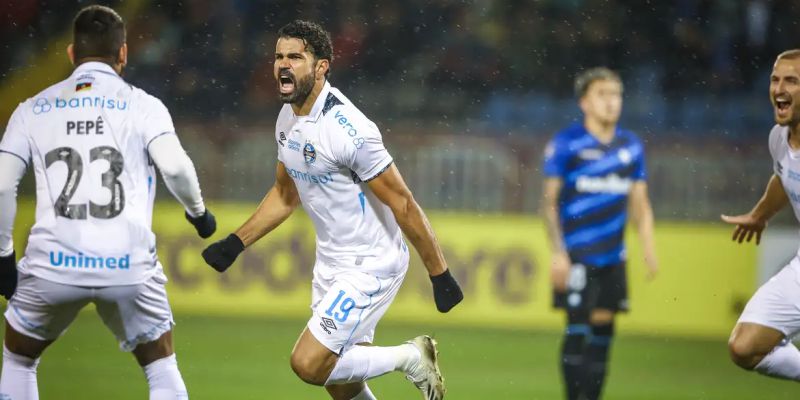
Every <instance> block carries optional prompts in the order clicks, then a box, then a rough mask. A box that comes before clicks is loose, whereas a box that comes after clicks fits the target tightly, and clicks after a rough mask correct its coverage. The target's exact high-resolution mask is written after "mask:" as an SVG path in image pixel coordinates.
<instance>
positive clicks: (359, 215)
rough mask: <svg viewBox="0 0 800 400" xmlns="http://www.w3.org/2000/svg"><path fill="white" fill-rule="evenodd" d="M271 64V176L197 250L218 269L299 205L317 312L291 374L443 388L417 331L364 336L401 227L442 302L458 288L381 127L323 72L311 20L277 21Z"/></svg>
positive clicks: (398, 256) (346, 386)
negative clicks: (241, 218)
mask: <svg viewBox="0 0 800 400" xmlns="http://www.w3.org/2000/svg"><path fill="white" fill-rule="evenodd" d="M278 36H279V38H278V41H277V45H276V47H275V65H274V73H275V79H276V80H277V84H278V85H277V86H278V91H279V94H280V98H281V100H282V101H283V102H284V103H285V104H284V106H283V108H282V109H281V112H280V114H279V115H278V120H277V123H276V128H275V140H276V141H277V143H278V165H277V171H276V183H275V185H274V186H273V187H272V189H271V190H270V191H269V192H268V193H267V195H266V197H265V198H264V200H263V201H262V202H261V204H260V205H259V206H258V208H257V210H256V211H255V213H254V214H253V215H252V216H251V217H250V218H249V219H248V220H247V221H246V222H245V223H244V225H242V226H241V227H240V228H239V229H238V230H236V232H235V233H233V234H231V235H229V236H228V237H227V238H225V239H224V240H221V241H219V242H217V243H214V244H212V245H211V246H209V247H208V248H207V249H206V250H205V251H203V257H204V258H205V260H206V262H208V264H209V265H211V266H212V267H214V268H215V269H216V270H218V271H220V272H222V271H225V270H226V269H227V268H228V267H229V266H230V265H231V264H232V263H233V261H234V260H235V258H236V257H237V255H238V254H239V253H241V252H242V251H243V250H244V249H245V247H247V246H250V245H251V244H253V243H255V242H256V241H257V240H258V239H260V238H261V237H263V236H264V235H266V234H267V233H269V232H271V231H272V230H273V229H275V228H277V227H278V225H280V224H281V223H282V222H283V221H284V220H286V218H288V217H289V215H290V214H291V213H292V211H293V210H294V209H295V208H296V207H297V205H298V204H302V205H303V208H304V209H305V211H306V212H307V213H308V215H309V216H310V217H311V220H312V221H313V223H314V227H315V230H316V236H317V237H316V258H317V259H316V263H315V265H314V272H313V274H314V277H313V280H312V283H311V285H312V305H311V309H312V311H313V316H312V317H311V319H309V321H308V324H307V326H306V328H305V329H304V330H303V332H302V333H301V335H300V338H299V339H298V341H297V344H296V345H295V347H294V350H293V351H292V357H291V365H292V369H293V370H294V371H295V373H296V374H297V375H298V376H299V377H300V378H301V379H302V380H303V381H305V382H307V383H310V384H312V385H324V386H325V387H326V389H327V390H328V392H329V394H330V395H331V396H332V397H333V398H334V399H347V400H349V399H374V398H375V397H374V395H373V394H372V393H371V392H370V389H369V388H368V387H367V385H366V383H365V381H366V380H368V379H371V378H374V377H377V376H381V375H383V374H386V373H388V372H392V371H400V372H403V373H405V374H406V376H407V378H408V379H409V380H411V381H412V382H413V383H414V384H415V385H416V386H417V387H418V388H419V389H420V390H422V393H423V395H424V396H425V398H426V399H441V398H443V396H444V392H445V388H444V381H443V379H442V377H441V375H440V373H439V367H438V364H437V350H436V342H435V341H434V340H433V339H431V338H430V337H428V336H420V337H417V338H415V339H414V340H412V341H409V342H407V343H406V344H402V345H399V346H395V347H375V346H367V344H370V343H371V342H372V339H373V336H374V332H375V326H376V325H377V323H378V321H379V320H380V318H381V316H383V314H384V312H386V310H387V309H388V307H389V305H390V304H391V302H392V300H393V299H394V297H395V295H396V294H397V291H398V289H399V288H400V285H401V284H402V282H403V277H404V276H405V273H406V269H407V268H408V258H409V253H408V248H407V247H406V245H405V243H404V241H403V235H402V234H403V233H405V234H406V236H408V238H409V240H411V243H412V244H413V245H414V247H415V248H416V249H417V251H418V252H419V254H420V255H421V257H422V260H423V262H424V264H425V267H426V268H427V270H428V273H429V274H430V277H431V281H432V282H433V288H434V299H435V301H436V306H437V308H438V310H439V311H441V312H447V311H449V310H450V309H451V308H453V307H454V306H455V305H456V304H458V303H459V302H460V301H461V299H462V297H463V296H462V293H461V289H460V288H459V286H458V284H457V283H456V281H455V279H454V278H453V277H452V276H451V275H450V271H449V270H448V269H447V265H446V263H445V260H444V257H443V255H442V251H441V249H440V248H439V245H438V244H437V242H436V238H435V236H434V234H433V230H432V229H431V227H430V224H429V223H428V220H427V218H426V217H425V214H424V213H423V211H422V209H421V208H420V207H419V205H418V204H417V202H416V201H415V200H414V198H413V196H412V195H411V192H410V191H409V189H408V187H406V184H405V182H404V181H403V178H402V177H401V176H400V172H398V170H397V167H395V165H394V164H393V162H392V157H391V156H390V155H389V153H388V152H387V151H386V148H384V146H383V141H382V139H381V134H380V132H379V131H378V128H377V126H375V124H374V123H373V122H372V121H370V120H369V119H367V117H366V116H364V114H362V113H361V112H360V111H359V110H358V109H357V108H356V107H355V106H354V105H353V103H351V102H350V100H348V99H347V98H346V97H345V96H344V95H343V94H342V93H341V92H340V91H339V90H337V89H336V88H334V87H332V86H331V85H330V83H329V82H328V80H327V77H328V72H329V69H330V64H331V61H332V55H333V49H332V46H331V40H330V37H329V35H328V33H327V32H326V31H325V30H324V29H323V28H322V27H320V26H319V25H317V24H315V23H312V22H306V21H294V22H292V23H289V24H288V25H286V26H284V27H282V28H281V29H280V30H279V31H278Z"/></svg>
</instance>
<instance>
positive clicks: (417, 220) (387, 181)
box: [369, 164, 464, 312]
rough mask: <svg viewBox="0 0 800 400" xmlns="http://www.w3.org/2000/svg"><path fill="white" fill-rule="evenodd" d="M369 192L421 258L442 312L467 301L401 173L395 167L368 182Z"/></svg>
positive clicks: (390, 167)
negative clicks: (464, 300)
mask: <svg viewBox="0 0 800 400" xmlns="http://www.w3.org/2000/svg"><path fill="white" fill-rule="evenodd" d="M369 188H370V190H372V192H373V193H374V194H375V196H377V197H378V199H379V200H380V201H382V202H383V203H384V204H386V205H387V206H389V208H390V209H391V210H392V213H393V214H394V217H395V219H396V220H397V223H398V224H399V225H400V229H401V230H402V231H403V233H404V234H405V235H406V237H408V240H409V241H410V242H411V245H412V246H414V248H415V249H416V250H417V252H418V253H419V255H420V257H422V262H423V263H424V264H425V268H426V269H427V270H428V274H429V275H430V278H431V282H432V283H433V297H434V300H435V301H436V308H437V309H438V310H439V311H440V312H448V311H450V309H452V308H453V307H455V306H456V304H458V303H460V302H461V300H462V299H463V298H464V294H463V293H462V292H461V288H460V287H459V286H458V282H456V280H455V278H453V276H452V275H451V274H450V271H449V270H448V269H447V263H446V262H445V260H444V255H443V254H442V249H441V247H439V242H438V241H437V240H436V235H434V233H433V228H431V224H430V222H428V217H426V216H425V213H424V212H423V211H422V208H421V207H420V206H419V204H417V201H416V200H414V196H413V195H412V194H411V190H409V189H408V186H407V185H406V183H405V181H403V177H402V176H400V171H398V169H397V167H396V166H395V165H394V164H392V165H390V166H389V168H387V169H386V171H384V172H383V173H382V174H380V175H378V177H377V178H374V179H372V180H370V181H369Z"/></svg>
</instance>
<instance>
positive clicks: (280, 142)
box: [278, 132, 286, 147]
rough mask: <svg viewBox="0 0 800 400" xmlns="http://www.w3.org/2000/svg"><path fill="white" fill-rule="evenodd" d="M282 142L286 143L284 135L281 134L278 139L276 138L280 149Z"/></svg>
mask: <svg viewBox="0 0 800 400" xmlns="http://www.w3.org/2000/svg"><path fill="white" fill-rule="evenodd" d="M284 142H286V133H284V132H281V133H280V135H279V137H278V144H279V145H281V147H283V146H284Z"/></svg>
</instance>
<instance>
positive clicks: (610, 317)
mask: <svg viewBox="0 0 800 400" xmlns="http://www.w3.org/2000/svg"><path fill="white" fill-rule="evenodd" d="M589 323H590V324H592V325H593V326H601V325H608V324H613V323H614V311H611V310H605V309H597V310H593V311H592V313H591V315H590V316H589Z"/></svg>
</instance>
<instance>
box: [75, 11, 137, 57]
mask: <svg viewBox="0 0 800 400" xmlns="http://www.w3.org/2000/svg"><path fill="white" fill-rule="evenodd" d="M73 29H74V31H73V35H74V36H73V42H72V51H73V53H74V55H75V61H78V60H81V59H84V58H89V57H97V58H104V59H108V61H110V62H116V61H117V56H118V55H119V49H120V48H121V47H122V45H123V44H125V22H124V21H122V17H120V16H119V14H117V12H116V11H114V10H112V9H111V8H109V7H105V6H100V5H93V6H88V7H86V8H84V9H82V10H80V11H79V12H78V15H76V16H75V20H74V21H73Z"/></svg>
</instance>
